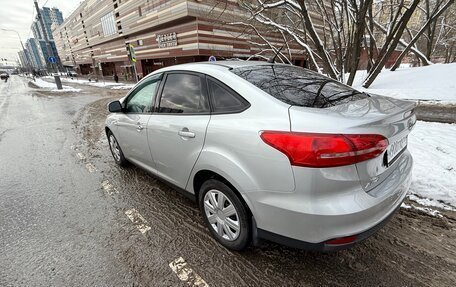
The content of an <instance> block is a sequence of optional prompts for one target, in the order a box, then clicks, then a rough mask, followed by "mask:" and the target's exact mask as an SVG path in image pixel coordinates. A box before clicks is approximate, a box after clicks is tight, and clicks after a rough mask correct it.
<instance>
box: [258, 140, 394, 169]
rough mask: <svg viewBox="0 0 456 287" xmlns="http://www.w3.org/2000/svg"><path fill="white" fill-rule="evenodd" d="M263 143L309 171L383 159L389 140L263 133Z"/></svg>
mask: <svg viewBox="0 0 456 287" xmlns="http://www.w3.org/2000/svg"><path fill="white" fill-rule="evenodd" d="M260 136H261V139H262V140H263V141H264V142H265V143H267V144H268V145H270V146H272V147H273V148H275V149H277V150H279V151H281V152H282V153H284V154H285V155H286V156H287V157H288V158H289V159H290V163H291V164H292V165H295V166H305V167H336V166H343V165H350V164H355V163H358V162H362V161H365V160H369V159H372V158H375V157H377V156H379V155H381V154H382V153H383V152H384V151H385V149H386V148H387V147H388V140H387V139H386V138H385V137H384V136H382V135H373V134H344V135H342V134H318V133H297V132H281V131H263V132H262V133H261V135H260Z"/></svg>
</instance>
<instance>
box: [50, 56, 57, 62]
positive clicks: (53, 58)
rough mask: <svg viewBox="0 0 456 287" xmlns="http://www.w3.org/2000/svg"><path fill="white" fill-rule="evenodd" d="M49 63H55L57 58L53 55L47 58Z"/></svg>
mask: <svg viewBox="0 0 456 287" xmlns="http://www.w3.org/2000/svg"><path fill="white" fill-rule="evenodd" d="M48 61H49V63H57V59H56V58H55V57H49V58H48Z"/></svg>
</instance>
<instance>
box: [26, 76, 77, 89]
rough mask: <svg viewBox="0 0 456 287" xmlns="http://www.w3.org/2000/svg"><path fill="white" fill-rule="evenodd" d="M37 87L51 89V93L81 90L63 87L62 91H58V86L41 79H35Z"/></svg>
mask: <svg viewBox="0 0 456 287" xmlns="http://www.w3.org/2000/svg"><path fill="white" fill-rule="evenodd" d="M33 83H34V84H35V85H36V86H38V87H39V88H42V89H50V90H51V92H80V91H81V89H75V88H73V87H68V86H62V89H61V90H58V89H57V85H56V84H55V83H50V82H46V81H43V80H41V79H38V78H37V79H35V81H34V82H33Z"/></svg>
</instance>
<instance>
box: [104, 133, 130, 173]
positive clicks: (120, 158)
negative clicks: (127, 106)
mask: <svg viewBox="0 0 456 287" xmlns="http://www.w3.org/2000/svg"><path fill="white" fill-rule="evenodd" d="M108 141H109V149H110V150H111V154H112V157H113V158H114V161H115V162H116V163H117V164H118V165H120V166H126V165H127V163H128V161H127V160H126V159H125V157H124V155H123V152H122V149H121V148H120V145H119V143H118V142H117V139H116V137H115V136H114V135H113V133H112V132H111V131H108Z"/></svg>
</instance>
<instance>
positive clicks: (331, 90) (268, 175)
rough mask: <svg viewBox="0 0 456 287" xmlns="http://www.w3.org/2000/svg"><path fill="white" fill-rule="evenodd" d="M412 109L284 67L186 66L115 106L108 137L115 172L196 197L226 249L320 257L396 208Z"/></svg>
mask: <svg viewBox="0 0 456 287" xmlns="http://www.w3.org/2000/svg"><path fill="white" fill-rule="evenodd" d="M414 106H415V104H414V103H410V102H407V101H402V100H397V99H392V98H387V97H381V96H375V95H369V94H366V93H363V92H359V91H357V90H354V89H353V88H351V87H349V86H346V85H343V84H341V83H339V82H337V81H335V80H333V79H330V78H327V77H325V76H323V75H321V74H318V73H315V72H313V71H310V70H306V69H303V68H300V67H296V66H291V65H284V64H271V63H267V62H250V61H219V62H215V63H209V62H207V63H191V64H183V65H177V66H172V67H166V68H162V69H160V70H157V71H155V72H154V73H152V74H150V75H148V76H147V77H145V78H144V79H143V80H141V81H140V82H139V83H138V84H137V85H136V86H135V87H134V88H133V89H132V90H131V91H130V92H129V93H128V94H127V96H126V97H124V98H123V99H121V100H120V101H114V102H111V103H110V104H109V106H108V108H109V111H110V112H111V114H110V115H109V116H108V118H107V120H106V134H107V137H108V140H109V146H110V149H111V152H112V155H113V157H114V160H115V162H116V163H117V164H119V165H125V164H127V162H130V163H133V164H135V165H137V166H139V167H142V168H143V169H145V170H147V171H149V172H150V173H152V174H154V175H156V176H158V177H159V178H162V179H163V180H165V181H166V182H168V183H170V184H171V185H172V186H175V187H176V188H177V189H179V190H183V191H185V192H187V193H188V194H190V195H191V196H192V197H194V198H195V199H196V200H197V202H198V205H199V208H200V210H201V213H202V216H203V219H204V221H205V223H206V224H207V226H208V229H209V231H210V233H211V234H212V236H213V237H214V238H215V239H216V240H217V241H218V242H220V243H221V244H222V245H223V246H225V247H227V248H229V249H233V250H241V249H244V248H245V247H246V246H248V245H249V244H250V243H251V242H252V241H253V242H257V239H259V238H262V239H267V240H270V241H274V242H278V243H280V244H284V245H288V246H292V247H299V248H305V249H313V250H324V251H328V250H339V249H344V248H347V247H349V246H352V245H353V244H355V243H356V242H359V241H361V240H363V239H365V238H367V237H368V236H370V235H371V234H373V233H374V232H375V231H377V230H378V229H379V228H380V227H381V226H382V225H384V224H385V223H386V222H387V221H388V220H389V219H390V218H391V216H392V215H393V214H394V212H395V211H396V210H397V209H398V208H399V206H400V205H401V203H402V202H403V200H404V198H405V196H406V193H407V190H408V188H409V185H410V180H411V170H412V163H413V160H412V157H411V155H410V153H409V151H408V150H407V136H408V134H409V133H410V131H411V130H412V128H413V126H414V124H415V122H416V116H415V113H414Z"/></svg>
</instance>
